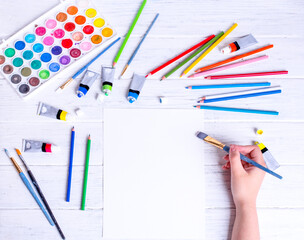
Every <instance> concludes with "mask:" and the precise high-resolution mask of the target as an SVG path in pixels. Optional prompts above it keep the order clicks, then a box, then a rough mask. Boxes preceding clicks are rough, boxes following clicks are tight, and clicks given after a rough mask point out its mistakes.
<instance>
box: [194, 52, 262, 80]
mask: <svg viewBox="0 0 304 240" xmlns="http://www.w3.org/2000/svg"><path fill="white" fill-rule="evenodd" d="M267 58H268V56H267V55H264V56H261V57H256V58H251V59H248V60H243V61H240V62H237V63H231V64H228V65H225V66H222V67H217V68H212V69H210V70H207V71H202V72H199V73H195V74H192V75H190V76H189V77H188V78H195V77H200V76H203V75H208V74H211V73H215V72H220V71H224V70H227V69H231V68H236V67H240V66H243V65H247V64H250V63H255V62H258V61H262V60H265V59H267Z"/></svg>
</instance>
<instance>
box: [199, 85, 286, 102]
mask: <svg viewBox="0 0 304 240" xmlns="http://www.w3.org/2000/svg"><path fill="white" fill-rule="evenodd" d="M280 89H281V87H280V86H274V87H263V88H254V89H250V90H242V91H234V92H225V93H219V94H212V95H206V96H203V97H201V98H199V100H198V103H200V102H204V100H206V99H214V98H224V97H231V96H237V95H242V94H251V93H259V92H267V91H275V90H280Z"/></svg>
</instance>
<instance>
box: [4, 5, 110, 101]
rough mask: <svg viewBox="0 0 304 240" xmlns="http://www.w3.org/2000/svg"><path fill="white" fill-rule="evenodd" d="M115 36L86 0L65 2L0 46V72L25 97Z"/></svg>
mask: <svg viewBox="0 0 304 240" xmlns="http://www.w3.org/2000/svg"><path fill="white" fill-rule="evenodd" d="M115 34H116V33H115V31H114V30H113V28H112V27H111V26H110V25H109V24H108V22H107V21H106V20H105V18H104V17H103V16H101V15H100V14H98V13H97V10H96V8H95V7H94V6H93V5H92V3H91V2H90V0H66V1H64V2H62V3H61V4H59V5H58V6H57V7H55V8H53V9H52V10H50V11H49V12H47V13H46V14H44V15H42V16H41V17H39V18H38V19H36V20H35V21H34V22H32V23H31V24H29V25H28V26H26V27H25V28H23V29H22V30H21V31H19V32H18V33H16V34H15V35H13V36H12V37H10V38H9V39H8V40H6V41H5V42H4V43H2V44H1V45H0V72H1V73H2V74H3V75H4V76H5V78H6V79H7V80H8V81H9V83H10V84H11V85H12V86H13V87H14V89H15V90H16V92H17V93H18V94H19V95H20V96H21V97H25V96H28V95H29V94H30V93H32V92H33V91H35V90H36V89H38V88H39V87H40V86H41V85H43V84H44V83H45V82H47V81H48V80H50V79H51V78H52V77H53V76H55V75H56V74H58V73H60V72H62V71H63V70H64V69H66V68H67V67H69V66H70V65H72V64H73V62H75V61H77V60H79V59H81V58H83V57H84V56H85V55H87V54H88V53H89V52H92V51H93V50H94V49H96V48H97V47H99V46H100V45H103V44H104V43H105V42H107V41H108V40H109V39H111V38H112V37H113V36H114V35H115Z"/></svg>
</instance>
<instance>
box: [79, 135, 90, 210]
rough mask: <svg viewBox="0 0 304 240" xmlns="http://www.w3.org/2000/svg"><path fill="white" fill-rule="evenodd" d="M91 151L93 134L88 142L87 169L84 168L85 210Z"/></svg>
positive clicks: (83, 203)
mask: <svg viewBox="0 0 304 240" xmlns="http://www.w3.org/2000/svg"><path fill="white" fill-rule="evenodd" d="M90 151H91V136H90V135H89V138H88V143H87V154H86V163H85V169H84V179H83V190H82V202H81V210H85V201H86V195H87V183H88V173H89V161H90Z"/></svg>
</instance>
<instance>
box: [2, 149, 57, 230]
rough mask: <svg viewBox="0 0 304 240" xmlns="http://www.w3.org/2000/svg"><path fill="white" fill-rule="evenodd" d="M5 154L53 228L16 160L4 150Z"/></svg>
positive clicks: (50, 220) (50, 219)
mask: <svg viewBox="0 0 304 240" xmlns="http://www.w3.org/2000/svg"><path fill="white" fill-rule="evenodd" d="M4 151H5V154H6V155H7V156H8V158H9V159H10V160H11V161H12V163H13V164H14V166H15V168H16V170H17V171H18V173H19V176H20V178H21V180H22V181H23V183H24V185H25V186H26V188H27V189H28V190H29V192H30V193H31V194H32V196H33V198H34V199H35V201H36V203H37V204H38V206H39V207H40V209H41V211H42V212H43V214H44V216H45V217H46V219H47V220H48V221H49V223H50V224H51V225H52V226H54V222H53V220H52V218H51V217H50V216H49V214H48V212H47V211H46V210H45V208H44V206H43V205H42V203H41V202H40V200H39V198H38V196H37V194H36V193H35V191H34V189H33V188H32V186H31V184H30V182H29V181H28V180H27V178H26V176H25V175H24V173H23V171H22V169H21V167H20V166H19V165H18V163H17V162H16V160H15V159H14V158H13V157H12V156H11V155H10V153H9V152H8V150H7V149H4Z"/></svg>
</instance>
